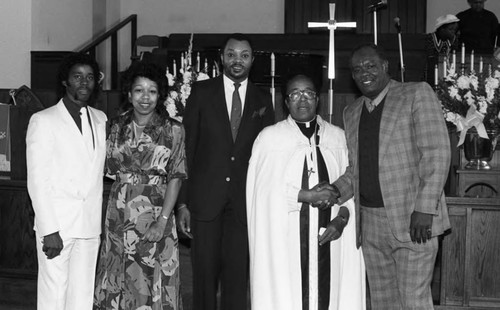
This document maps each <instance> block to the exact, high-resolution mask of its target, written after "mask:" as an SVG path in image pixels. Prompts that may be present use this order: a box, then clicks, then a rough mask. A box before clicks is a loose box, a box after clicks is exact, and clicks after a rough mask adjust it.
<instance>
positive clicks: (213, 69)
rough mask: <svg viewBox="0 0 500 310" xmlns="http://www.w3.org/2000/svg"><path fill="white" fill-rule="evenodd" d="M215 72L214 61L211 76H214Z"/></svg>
mask: <svg viewBox="0 0 500 310" xmlns="http://www.w3.org/2000/svg"><path fill="white" fill-rule="evenodd" d="M215 73H216V72H215V62H214V66H213V67H212V77H215V76H216V75H215Z"/></svg>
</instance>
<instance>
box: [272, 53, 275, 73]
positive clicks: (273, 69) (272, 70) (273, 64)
mask: <svg viewBox="0 0 500 310" xmlns="http://www.w3.org/2000/svg"><path fill="white" fill-rule="evenodd" d="M274 60H275V58H274V53H271V76H272V77H274V71H275V70H274V69H275V68H274Z"/></svg>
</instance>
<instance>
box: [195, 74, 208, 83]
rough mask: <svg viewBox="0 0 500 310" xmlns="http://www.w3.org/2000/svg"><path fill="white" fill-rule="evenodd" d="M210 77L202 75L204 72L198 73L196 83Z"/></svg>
mask: <svg viewBox="0 0 500 310" xmlns="http://www.w3.org/2000/svg"><path fill="white" fill-rule="evenodd" d="M209 78H210V77H209V76H208V74H206V73H204V72H200V73H199V74H198V77H197V78H196V80H197V81H203V80H208V79H209Z"/></svg>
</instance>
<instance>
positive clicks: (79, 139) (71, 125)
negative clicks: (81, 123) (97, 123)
mask: <svg viewBox="0 0 500 310" xmlns="http://www.w3.org/2000/svg"><path fill="white" fill-rule="evenodd" d="M57 110H58V113H59V115H60V119H61V121H62V122H63V123H64V127H65V128H67V130H69V134H70V135H71V136H73V139H72V141H74V144H73V147H75V148H76V149H77V150H78V153H79V154H82V153H83V154H87V156H86V157H83V156H82V157H81V159H87V160H90V159H91V158H92V157H91V155H92V154H90V153H89V151H88V150H87V147H86V145H85V140H84V139H83V135H82V133H81V132H80V130H78V126H76V124H75V121H74V120H73V118H72V117H71V115H70V114H69V112H68V110H67V109H66V107H65V106H64V103H63V101H62V99H61V101H59V103H58V104H57ZM63 130H64V129H63ZM92 130H94V129H92Z"/></svg>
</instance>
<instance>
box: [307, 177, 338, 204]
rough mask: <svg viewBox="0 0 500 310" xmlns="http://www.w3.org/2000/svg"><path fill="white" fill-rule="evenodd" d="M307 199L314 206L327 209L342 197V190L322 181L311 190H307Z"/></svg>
mask: <svg viewBox="0 0 500 310" xmlns="http://www.w3.org/2000/svg"><path fill="white" fill-rule="evenodd" d="M306 196H307V199H306V200H307V201H306V202H308V203H310V204H311V205H312V206H313V207H315V208H318V209H320V210H325V209H327V208H330V207H332V206H333V205H334V204H336V203H337V202H338V200H339V197H340V192H339V190H338V188H337V187H335V186H333V185H331V184H328V182H321V183H319V184H318V185H316V186H314V187H313V188H311V189H310V190H307V195H306Z"/></svg>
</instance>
